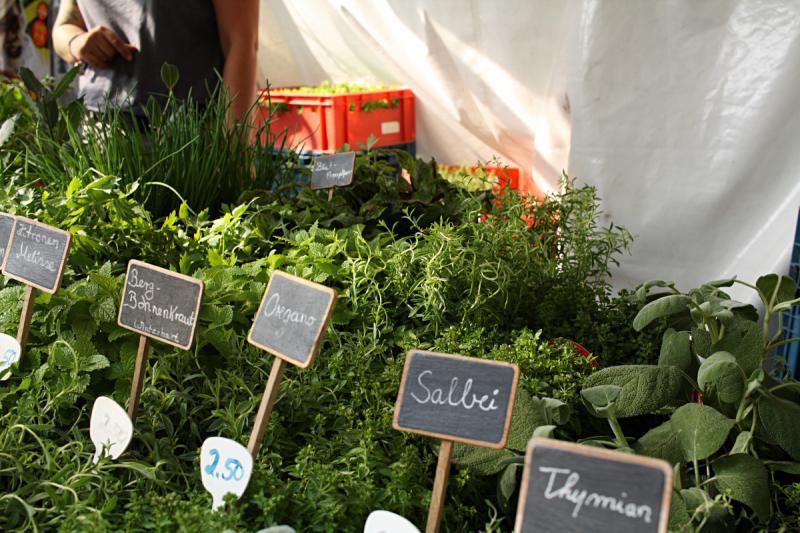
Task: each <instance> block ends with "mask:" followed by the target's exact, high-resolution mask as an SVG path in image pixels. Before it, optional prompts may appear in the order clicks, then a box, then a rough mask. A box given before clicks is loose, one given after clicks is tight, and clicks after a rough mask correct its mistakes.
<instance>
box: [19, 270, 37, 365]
mask: <svg viewBox="0 0 800 533" xmlns="http://www.w3.org/2000/svg"><path fill="white" fill-rule="evenodd" d="M35 305H36V287H33V286H31V285H28V286H27V287H25V299H24V300H23V302H22V314H21V315H20V317H19V328H17V342H18V343H19V347H20V357H22V354H24V353H25V346H26V345H27V344H28V333H30V332H31V319H32V318H33V308H34V306H35Z"/></svg>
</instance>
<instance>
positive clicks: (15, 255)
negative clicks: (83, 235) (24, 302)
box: [3, 217, 72, 294]
mask: <svg viewBox="0 0 800 533" xmlns="http://www.w3.org/2000/svg"><path fill="white" fill-rule="evenodd" d="M71 244H72V235H71V234H70V233H69V232H68V231H64V230H61V229H58V228H54V227H52V226H47V225H45V224H41V223H39V222H36V221H35V220H30V219H27V218H24V217H16V218H15V219H14V226H13V228H12V230H11V241H10V242H9V244H8V246H7V247H6V251H5V254H4V256H3V273H4V274H5V275H6V276H8V277H9V278H12V279H16V280H18V281H21V282H23V283H27V284H28V285H32V286H34V287H36V288H37V289H41V290H43V291H44V292H48V293H50V294H53V293H54V292H56V291H57V290H58V287H59V285H61V278H62V277H63V276H64V268H66V266H67V256H68V255H69V248H70V245H71Z"/></svg>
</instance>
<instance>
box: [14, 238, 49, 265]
mask: <svg viewBox="0 0 800 533" xmlns="http://www.w3.org/2000/svg"><path fill="white" fill-rule="evenodd" d="M14 259H22V260H23V261H25V262H26V263H30V264H33V265H36V266H38V267H40V268H43V269H45V270H47V271H48V272H58V267H57V266H56V263H55V261H53V260H52V259H47V258H46V257H44V256H43V255H42V252H40V251H39V250H34V249H31V248H30V247H29V246H28V243H26V242H21V243H20V244H19V250H17V251H16V252H15V253H14Z"/></svg>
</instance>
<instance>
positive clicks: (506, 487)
mask: <svg viewBox="0 0 800 533" xmlns="http://www.w3.org/2000/svg"><path fill="white" fill-rule="evenodd" d="M521 467H522V465H521V464H519V463H513V464H510V465H508V466H507V467H506V469H505V470H503V475H502V476H500V480H499V481H498V483H499V486H498V487H499V489H500V496H501V497H502V498H503V503H504V504H505V505H508V501H509V500H510V499H511V496H513V495H514V491H515V490H516V489H517V472H518V471H519V469H520V468H521Z"/></svg>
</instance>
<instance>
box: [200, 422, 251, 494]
mask: <svg viewBox="0 0 800 533" xmlns="http://www.w3.org/2000/svg"><path fill="white" fill-rule="evenodd" d="M252 473H253V457H252V456H251V455H250V452H249V451H247V448H245V447H244V446H242V445H241V444H239V443H238V442H236V441H233V440H231V439H226V438H224V437H209V438H207V439H206V440H205V442H203V447H202V448H201V449H200V476H201V477H202V479H203V486H204V487H205V488H206V490H207V491H208V492H210V493H211V498H212V504H211V509H212V510H216V509H218V508H220V507H222V505H223V504H224V503H225V502H224V501H223V498H224V497H225V495H226V494H228V493H230V492H232V493H233V494H235V495H236V497H237V498H241V497H242V494H244V491H245V489H247V484H248V483H249V482H250V475H251V474H252Z"/></svg>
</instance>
